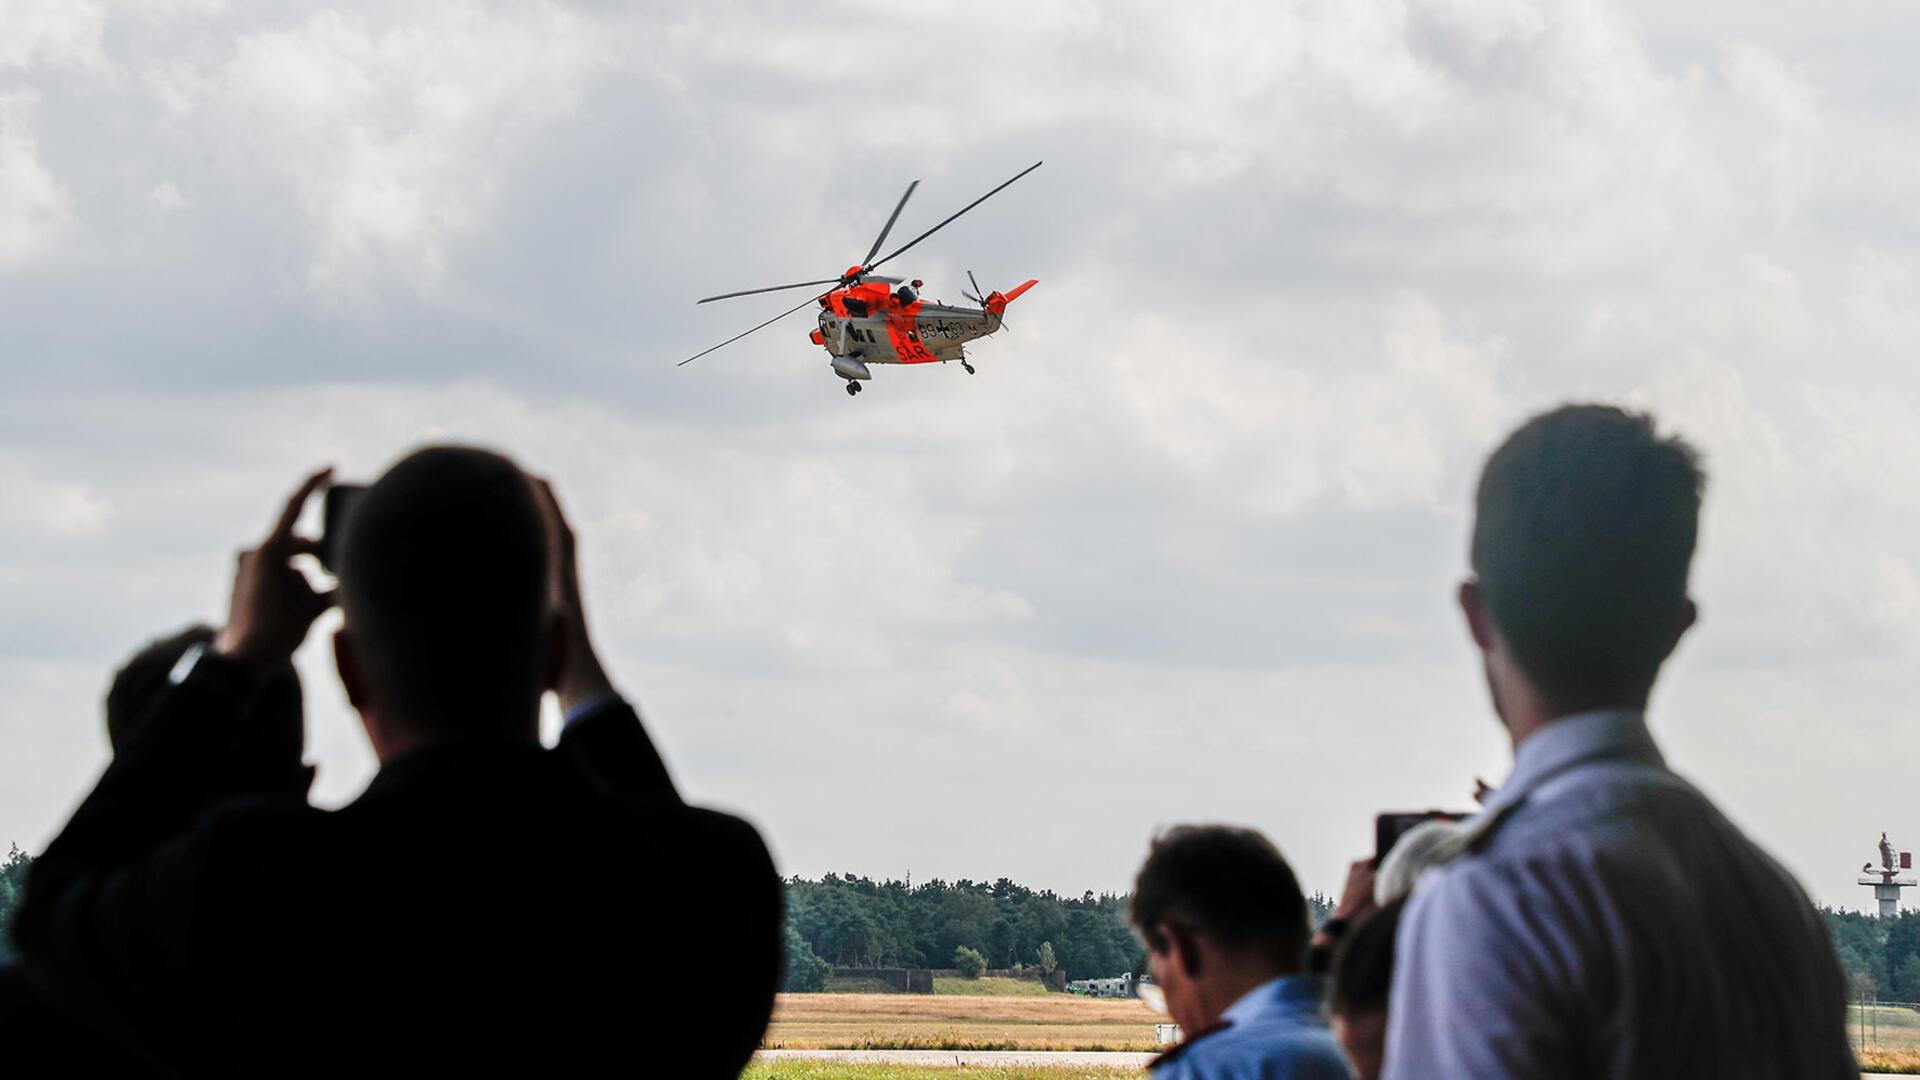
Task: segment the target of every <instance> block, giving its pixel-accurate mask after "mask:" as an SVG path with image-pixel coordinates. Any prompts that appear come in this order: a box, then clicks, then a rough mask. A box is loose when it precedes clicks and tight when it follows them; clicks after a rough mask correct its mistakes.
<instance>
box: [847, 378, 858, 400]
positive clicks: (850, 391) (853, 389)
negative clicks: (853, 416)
mask: <svg viewBox="0 0 1920 1080" xmlns="http://www.w3.org/2000/svg"><path fill="white" fill-rule="evenodd" d="M859 393H860V384H859V383H857V382H854V381H853V380H852V379H848V380H847V396H848V397H853V396H855V395H857V394H859Z"/></svg>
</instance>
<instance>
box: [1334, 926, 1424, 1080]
mask: <svg viewBox="0 0 1920 1080" xmlns="http://www.w3.org/2000/svg"><path fill="white" fill-rule="evenodd" d="M1404 906H1405V904H1404V902H1403V901H1399V900H1395V901H1391V902H1389V903H1388V904H1387V905H1386V906H1385V907H1381V908H1376V909H1374V910H1372V911H1370V912H1368V913H1367V914H1366V915H1365V916H1364V917H1362V918H1361V919H1360V920H1359V921H1357V922H1356V923H1354V925H1353V929H1352V930H1350V931H1348V933H1347V934H1346V935H1345V936H1344V937H1343V938H1341V940H1340V946H1339V948H1338V949H1336V950H1335V951H1334V954H1333V983H1332V985H1331V987H1330V988H1329V989H1328V991H1327V1021H1328V1023H1329V1024H1331V1025H1332V1027H1333V1037H1334V1039H1335V1041H1337V1042H1338V1043H1339V1044H1340V1050H1341V1052H1342V1053H1344V1054H1346V1055H1347V1061H1348V1062H1349V1063H1350V1064H1351V1065H1352V1066H1353V1075H1354V1080H1380V1062H1381V1059H1382V1058H1383V1057H1384V1056H1385V1053H1386V1045H1387V995H1388V993H1389V991H1390V990H1391V989H1392V986H1393V939H1394V935H1395V934H1397V933H1398V932H1399V930H1400V912H1401V909H1402V908H1403V907H1404Z"/></svg>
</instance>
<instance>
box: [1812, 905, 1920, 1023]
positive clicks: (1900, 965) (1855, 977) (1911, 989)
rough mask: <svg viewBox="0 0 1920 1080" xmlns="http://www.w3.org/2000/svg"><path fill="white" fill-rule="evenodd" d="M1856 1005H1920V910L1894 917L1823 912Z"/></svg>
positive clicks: (1852, 999) (1822, 909) (1832, 910)
mask: <svg viewBox="0 0 1920 1080" xmlns="http://www.w3.org/2000/svg"><path fill="white" fill-rule="evenodd" d="M1820 913H1821V914H1822V915H1825V916H1826V919H1827V933H1828V934H1829V936H1831V937H1832V938H1833V947H1834V951H1835V952H1837V953H1839V954H1840V967H1841V969H1842V970H1844V971H1845V972H1846V973H1847V996H1848V1000H1850V1001H1906V1002H1920V911H1902V912H1901V913H1899V914H1898V915H1895V916H1893V917H1892V918H1889V919H1883V918H1880V917H1879V916H1878V915H1869V914H1867V913H1866V912H1863V911H1846V910H1844V909H1842V910H1834V909H1832V908H1821V909H1820Z"/></svg>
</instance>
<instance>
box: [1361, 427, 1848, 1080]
mask: <svg viewBox="0 0 1920 1080" xmlns="http://www.w3.org/2000/svg"><path fill="white" fill-rule="evenodd" d="M1704 483H1705V480H1704V475H1703V473H1702V471H1701V469H1700V466H1699V462H1698V459H1697V456H1696V455H1695V453H1694V451H1693V450H1692V449H1691V448H1690V447H1689V446H1688V445H1687V444H1686V443H1685V442H1683V441H1681V440H1680V439H1678V438H1674V437H1664V436H1662V435H1660V434H1659V433H1657V432H1656V431H1655V429H1654V425H1653V422H1652V420H1651V419H1649V418H1648V417H1646V416H1641V415H1635V414H1631V413H1628V412H1625V411H1622V410H1620V409H1616V408H1611V407H1607V406H1598V405H1579V406H1567V407H1564V408H1560V409H1556V410H1554V411H1552V412H1548V413H1546V414H1544V415H1541V416H1538V417H1535V418H1534V419H1532V420H1530V421H1529V422H1527V423H1526V424H1525V425H1524V426H1522V427H1521V428H1520V429H1519V430H1518V431H1516V432H1514V433H1513V434H1512V436H1511V437H1509V438H1508V439H1507V440H1506V442H1505V443H1503V444H1502V445H1501V446H1500V448H1499V449H1497V450H1495V451H1494V453H1493V455H1492V457H1490V458H1489V459H1488V461H1487V464H1486V468H1485V470H1484V471H1483V473H1482V475H1481V478H1480V485H1479V490H1478V494H1477V496H1476V505H1475V518H1474V526H1473V539H1472V564H1473V575H1474V576H1473V577H1472V578H1471V579H1469V580H1468V581H1467V582H1466V583H1465V584H1463V585H1461V586H1460V589H1459V603H1460V607H1461V610H1462V612H1463V613H1464V615H1465V617H1466V623H1467V627H1468V630H1469V632H1470V633H1471V635H1472V638H1473V641H1474V644H1475V645H1476V646H1477V647H1478V648H1479V651H1480V654H1481V659H1482V663H1483V666H1484V668H1485V672H1486V679H1487V686H1488V689H1489V691H1490V693H1491V696H1492V700H1493V707H1494V712H1495V714H1496V715H1497V716H1498V717H1499V719H1500V722H1501V723H1502V724H1503V725H1505V727H1506V730H1507V733H1508V735H1509V736H1510V738H1511V742H1512V745H1513V749H1514V764H1513V772H1512V774H1511V776H1509V778H1508V779H1507V780H1506V782H1505V783H1503V784H1502V785H1501V786H1500V788H1499V789H1498V790H1497V791H1495V792H1493V793H1492V794H1491V795H1490V796H1489V797H1488V798H1487V801H1486V804H1485V806H1484V808H1483V809H1482V811H1481V812H1480V813H1479V814H1478V815H1476V816H1475V817H1474V818H1472V819H1470V820H1468V821H1467V822H1465V823H1463V824H1462V825H1461V826H1459V827H1458V829H1457V831H1455V832H1454V833H1453V834H1452V835H1451V837H1450V839H1449V843H1448V845H1447V846H1448V848H1449V850H1448V851H1446V852H1444V853H1440V854H1439V857H1434V856H1435V853H1432V852H1429V853H1428V857H1427V858H1426V859H1425V860H1424V861H1425V862H1426V863H1427V864H1428V865H1426V866H1424V867H1423V869H1422V872H1421V873H1420V874H1419V875H1418V877H1417V884H1414V886H1413V890H1412V894H1411V896H1410V897H1409V898H1408V899H1407V902H1406V907H1405V910H1404V913H1403V914H1402V916H1401V919H1402V921H1401V925H1400V929H1399V932H1398V935H1397V939H1396V942H1395V950H1394V961H1393V978H1392V991H1391V995H1390V1002H1389V1007H1388V1010H1387V1017H1388V1024H1387V1044H1386V1060H1385V1063H1384V1067H1383V1071H1382V1075H1383V1076H1384V1077H1386V1078H1387V1080H1412V1078H1424V1077H1449V1078H1450V1077H1467V1076H1471V1077H1516V1078H1519V1077H1524V1078H1535V1077H1538V1078H1542V1080H1544V1078H1548V1077H1553V1078H1559V1080H1564V1078H1585V1077H1596V1078H1602V1077H1603V1078H1618V1080H1627V1078H1631V1077H1652V1076H1675V1077H1683V1076H1684V1077H1692V1076H1738V1077H1742V1078H1754V1080H1765V1078H1780V1080H1788V1078H1793V1080H1809V1078H1822V1077H1852V1076H1856V1075H1858V1071H1859V1070H1858V1066H1857V1065H1856V1064H1855V1062H1854V1058H1853V1055H1852V1053H1851V1052H1850V1051H1849V1049H1848V1047H1847V1041H1846V1031H1845V1024H1844V1015H1843V1007H1844V1001H1845V989H1844V984H1843V981H1842V977H1841V973H1840V966H1839V962H1838V961H1837V959H1836V958H1835V955H1834V950H1833V945H1832V942H1831V941H1830V940H1829V939H1828V935H1827V931H1826V927H1825V925H1824V923H1823V922H1822V920H1821V917H1820V915H1819V913H1818V912H1816V911H1815V910H1814V907H1813V904H1812V902H1811V901H1810V900H1808V898H1807V895H1806V893H1805V892H1803V891H1802V890H1801V888H1800V886H1799V885H1798V884H1797V883H1796V882H1795V881H1794V880H1793V878H1792V876H1791V875H1789V874H1788V873H1787V872H1786V870H1784V869H1783V868H1782V867H1781V866H1780V865H1779V864H1778V863H1777V862H1775V861H1774V860H1773V859H1772V858H1771V857H1769V856H1768V855H1767V854H1766V853H1765V852H1764V851H1762V850H1761V849H1760V847H1759V846H1758V845H1756V844H1755V843H1753V841H1751V840H1749V839H1748V838H1747V837H1746V836H1745V835H1744V834H1743V833H1742V832H1741V831H1740V830H1739V829H1738V828H1737V827H1735V826H1734V825H1733V823H1732V822H1730V821H1728V820H1727V818H1726V817H1725V816H1724V815H1723V814H1721V812H1720V811H1719V810H1718V809H1717V808H1716V807H1715V806H1714V805H1713V804H1712V802H1710V801H1709V800H1708V799H1707V798H1706V796H1704V795H1702V794H1701V793H1700V791H1699V790H1698V789H1696V788H1695V787H1694V786H1693V785H1691V784H1689V783H1688V782H1687V781H1686V780H1684V779H1682V778H1681V777H1680V776H1678V775H1677V774H1676V773H1675V772H1674V771H1673V770H1672V769H1670V768H1669V767H1668V765H1667V762H1666V759H1665V758H1664V757H1663V756H1662V755H1661V753H1660V750H1659V748H1658V747H1657V746H1656V745H1655V743H1654V739H1653V736H1652V734H1651V733H1650V732H1649V730H1648V727H1647V723H1646V718H1645V713H1646V709H1647V705H1648V699H1649V697H1650V695H1651V693H1652V690H1653V685H1654V681H1655V678H1656V676H1657V675H1658V674H1659V671H1660V668H1661V666H1662V665H1663V664H1664V663H1665V661H1666V659H1667V657H1668V656H1669V655H1670V654H1671V653H1672V651H1673V649H1674V647H1675V646H1676V645H1677V644H1678V643H1679V641H1680V639H1681V637H1682V635H1684V634H1685V633H1686V632H1687V630H1688V629H1689V628H1690V627H1691V626H1693V624H1694V622H1695V619H1696V617H1697V614H1698V612H1697V610H1696V608H1695V606H1694V602H1693V600H1692V599H1690V598H1689V595H1688V584H1687V583H1688V572H1689V567H1690V564H1691V562H1692V558H1693V551H1694V545H1695V540H1696V535H1697V530H1698V521H1699V512H1700V500H1701V492H1702V488H1703V485H1704ZM1411 839H1412V837H1409V838H1408V839H1406V840H1402V841H1401V844H1402V845H1405V844H1407V843H1409V841H1410V840H1411ZM1391 861H1392V859H1391V857H1390V858H1389V862H1390V863H1391ZM1383 876H1384V874H1383Z"/></svg>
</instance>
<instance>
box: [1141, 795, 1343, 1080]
mask: <svg viewBox="0 0 1920 1080" xmlns="http://www.w3.org/2000/svg"><path fill="white" fill-rule="evenodd" d="M1128 915H1129V917H1130V918H1131V919H1132V920H1133V925H1134V927H1135V929H1137V930H1138V931H1139V933H1140V937H1141V939H1142V940H1143V941H1144V942H1145V943H1146V946H1147V960H1148V964H1149V966H1150V968H1151V971H1152V973H1153V980H1154V982H1155V983H1156V984H1157V985H1158V986H1159V987H1160V988H1161V990H1162V991H1163V992H1164V993H1165V994H1166V1000H1167V1009H1168V1011H1169V1012H1171V1013H1172V1014H1173V1018H1174V1020H1175V1021H1177V1022H1178V1023H1179V1024H1180V1027H1181V1029H1182V1030H1183V1031H1184V1032H1185V1033H1186V1038H1185V1041H1184V1042H1182V1043H1181V1044H1180V1045H1179V1046H1178V1047H1175V1048H1174V1049H1173V1050H1171V1051H1168V1052H1167V1053H1165V1054H1163V1055H1161V1056H1160V1058H1159V1059H1158V1060H1157V1061H1156V1062H1155V1063H1154V1066H1153V1075H1154V1078H1155V1080H1242V1078H1244V1080H1283V1078H1292V1077H1300V1078H1328V1080H1332V1078H1339V1080H1345V1078H1346V1076H1347V1068H1346V1065H1345V1063H1344V1062H1342V1061H1341V1060H1340V1052H1339V1050H1338V1049H1337V1048H1335V1046H1334V1044H1333V1037H1332V1035H1330V1034H1329V1033H1328V1031H1327V1025H1326V1021H1325V1020H1324V1019H1322V1018H1321V1015H1320V999H1321V991H1322V980H1320V979H1319V978H1318V977H1316V976H1311V975H1306V974H1304V973H1303V971H1304V965H1305V959H1306V948H1307V936H1308V934H1309V933H1310V930H1309V928H1308V925H1307V901H1306V898H1305V897H1304V896H1302V895H1301V893H1300V883H1299V881H1297V880H1296V879H1295V878H1294V876H1293V868H1292V867H1290V866H1288V865H1287V861H1286V860H1285V859H1284V858H1281V856H1280V852H1279V851H1278V850H1276V849H1275V848H1274V846H1273V845H1272V844H1271V843H1269V842H1268V840H1267V838H1266V837H1264V836H1262V835H1260V834H1259V833H1257V832H1254V831H1253V830H1251V829H1230V828H1226V827H1224V826H1218V825H1211V826H1200V825H1184V826H1181V827H1179V828H1175V829H1172V830H1169V831H1168V832H1166V833H1164V834H1163V835H1161V836H1160V837H1159V838H1157V839H1156V840H1154V842H1153V847H1152V849H1151V850H1150V851H1149V852H1148V854H1147V861H1146V864H1145V865H1143V866H1142V867H1141V868H1140V876H1139V879H1138V880H1137V881H1135V883H1134V887H1133V899H1132V900H1131V901H1130V905H1129V909H1128Z"/></svg>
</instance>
